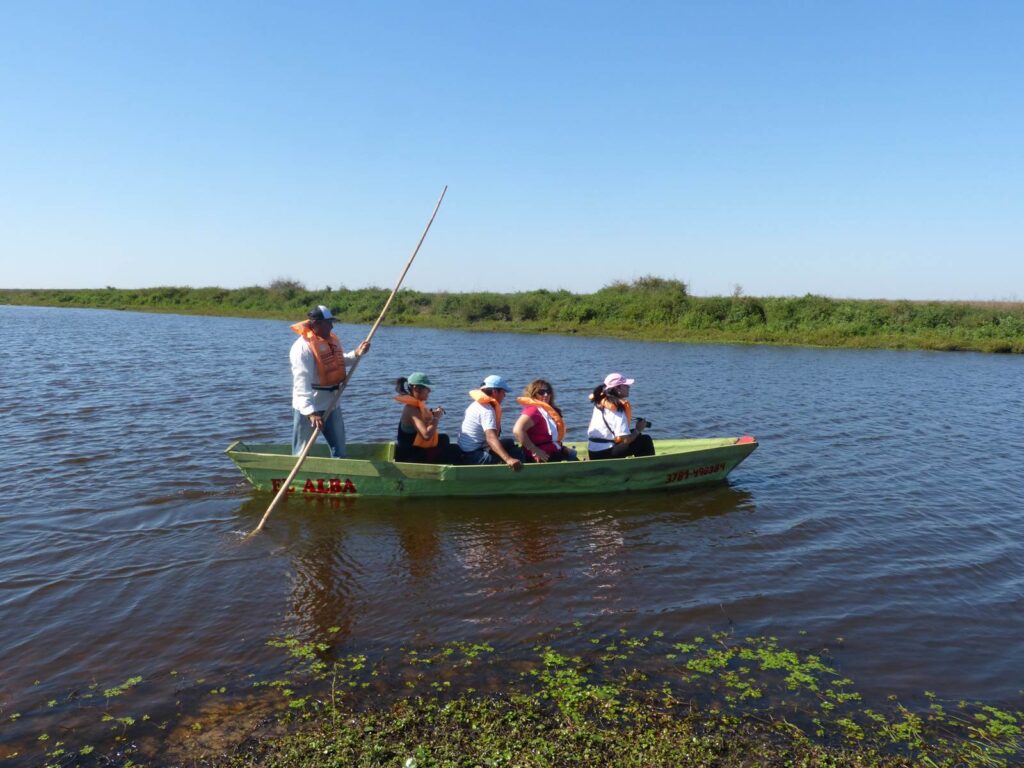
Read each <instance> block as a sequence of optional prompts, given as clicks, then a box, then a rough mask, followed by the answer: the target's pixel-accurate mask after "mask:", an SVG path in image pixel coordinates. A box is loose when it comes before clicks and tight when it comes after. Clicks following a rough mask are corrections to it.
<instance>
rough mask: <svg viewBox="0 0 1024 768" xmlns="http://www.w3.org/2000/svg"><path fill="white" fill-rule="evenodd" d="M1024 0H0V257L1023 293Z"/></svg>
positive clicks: (448, 284)
mask: <svg viewBox="0 0 1024 768" xmlns="http://www.w3.org/2000/svg"><path fill="white" fill-rule="evenodd" d="M1022 35H1024V3H1021V2H958V3H952V2H937V1H934V0H933V1H931V2H895V3H894V2H891V1H889V2H848V3H840V2H817V1H814V2H811V1H807V2H744V3H737V2H720V1H718V0H709V1H708V2H700V3H692V2H679V1H674V2H638V3H623V2H615V3H611V2H560V3H553V2H532V1H531V2H520V1H519V0H517V1H516V2H504V3H495V2H480V0H474V1H473V2H430V3H428V2H422V1H421V2H393V3H389V2H379V3H377V2H364V3H342V2H332V3H275V4H270V3H253V2H245V3H242V2H237V3H235V2H230V3H229V2H205V1H204V2H166V3H156V2H137V1H135V0H132V2H112V1H108V0H104V1H103V2H67V3H53V2H40V1H38V0H32V1H31V2H28V1H25V2H17V3H16V2H9V3H4V4H3V5H2V6H0V265H2V266H0V287H7V288H26V287H102V286H105V285H113V286H116V287H145V286H155V285H192V286H204V285H220V286H224V287H238V286H243V285H254V284H266V283H268V282H269V281H271V280H273V279H275V278H291V279H296V280H300V281H302V282H304V283H305V284H306V285H308V286H309V287H314V288H319V287H323V286H325V285H330V286H332V287H337V286H339V285H345V286H347V287H352V288H358V287H363V286H367V285H381V286H386V287H390V286H391V285H392V284H393V283H394V280H395V278H396V277H397V275H398V273H399V271H400V270H401V267H402V265H403V264H404V263H405V260H406V258H408V255H409V253H410V252H411V250H412V247H413V245H414V244H415V242H416V239H417V238H418V236H419V233H420V231H421V229H422V227H423V225H424V224H425V223H426V220H427V217H428V216H429V214H430V210H431V208H432V207H433V205H434V202H435V200H436V199H437V196H438V194H439V193H440V191H441V188H442V187H443V186H444V185H445V184H447V185H449V192H448V196H447V197H446V199H445V203H444V205H443V206H442V209H441V212H440V213H439V215H438V218H437V221H436V222H435V225H434V228H433V230H432V231H431V234H430V236H429V237H428V239H427V241H426V243H425V245H424V247H423V250H422V251H421V252H420V256H419V258H418V259H417V262H416V264H415V265H414V266H413V268H412V270H411V272H410V274H409V277H408V279H407V282H406V285H407V286H409V287H412V288H418V289H420V290H451V291H460V290H480V289H493V290H500V291H513V290H528V289H533V288H540V287H548V288H568V289H570V290H574V291H591V290H594V289H597V288H599V287H600V286H602V285H605V284H607V283H609V282H612V281H614V280H618V279H623V280H630V279H633V278H635V277H638V276H641V275H645V274H654V275H659V276H663V277H673V278H678V279H681V280H684V281H686V282H687V283H688V284H689V285H690V286H691V290H692V292H694V293H696V294H699V295H709V294H728V293H730V292H731V291H732V290H733V288H734V286H735V285H737V284H739V285H741V286H742V288H743V290H744V292H746V293H747V294H750V295H800V294H803V293H807V292H811V293H820V294H825V295H829V296H837V297H841V296H850V297H864V298H871V297H879V298H901V297H904V298H917V299H921V298H962V299H1017V300H1022V299H1024V54H1022V51H1024V44H1022V42H1021V40H1022Z"/></svg>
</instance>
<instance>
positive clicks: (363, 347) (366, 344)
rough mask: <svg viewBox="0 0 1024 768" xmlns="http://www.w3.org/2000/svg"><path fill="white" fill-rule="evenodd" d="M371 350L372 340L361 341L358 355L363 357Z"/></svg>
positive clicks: (357, 351) (357, 348)
mask: <svg viewBox="0 0 1024 768" xmlns="http://www.w3.org/2000/svg"><path fill="white" fill-rule="evenodd" d="M369 351H370V342H368V341H363V342H360V343H359V346H358V347H356V357H362V356H363V355H365V354H366V353H367V352H369Z"/></svg>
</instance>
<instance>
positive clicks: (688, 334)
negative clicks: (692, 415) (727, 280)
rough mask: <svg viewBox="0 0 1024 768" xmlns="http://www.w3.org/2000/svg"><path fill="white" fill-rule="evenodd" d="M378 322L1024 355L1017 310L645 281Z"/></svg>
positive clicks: (130, 301)
mask: <svg viewBox="0 0 1024 768" xmlns="http://www.w3.org/2000/svg"><path fill="white" fill-rule="evenodd" d="M388 293H389V291H387V290H385V289H383V288H363V289H359V290H348V289H344V288H338V289H330V288H325V289H323V290H309V289H307V288H306V287H305V286H303V285H301V284H299V283H296V282H292V281H282V280H278V281H275V282H274V283H272V284H271V285H270V286H267V287H260V286H254V287H250V288H238V289H234V290H228V289H222V288H175V287H163V288H143V289H134V290H133V289H116V288H106V289H96V290H56V289H53V290H50V289H47V290H3V291H0V303H4V304H22V305H37V306H55V307H92V308H102V309H127V310H141V311H152V312H175V313H182V314H203V315H227V316H241V317H266V318H280V319H292V320H298V319H302V318H303V317H304V314H305V312H306V310H307V309H308V308H309V307H310V306H313V305H315V304H326V305H328V306H330V307H331V308H332V310H335V311H336V312H337V314H338V316H339V317H340V318H341V319H342V320H344V321H345V322H349V323H371V322H373V321H374V320H375V319H376V317H377V314H378V313H379V312H380V309H381V307H382V306H383V304H384V301H385V300H386V299H387V296H388ZM387 322H388V323H389V324H393V325H412V326H423V327H433V328H466V329H480V330H504V331H516V332H530V333H565V334H576V333H578V334H584V335H589V336H615V337H620V338H631V339H648V340H658V341H690V342H725V343H751V344H796V345H809V346H824V347H872V348H889V349H935V350H975V351H979V352H1012V353H1018V354H1019V353H1024V303H1011V302H974V303H970V302H939V301H930V302H912V301H867V300H854V299H830V298H826V297H824V296H813V295H807V296H801V297H765V298H757V297H752V296H743V295H742V294H741V293H740V292H739V291H737V292H736V294H735V295H733V296H703V297H698V296H691V295H689V294H688V292H687V290H686V286H685V284H684V283H681V282H679V281H676V280H664V279H661V278H656V277H646V278H641V279H639V280H636V281H634V282H632V283H629V284H627V283H613V284H611V285H608V286H606V287H605V288H602V289H601V290H599V291H597V292H595V293H590V294H573V293H569V292H568V291H547V290H537V291H528V292H524V293H512V294H502V293H422V292H419V291H401V292H400V293H399V295H398V296H397V297H396V299H395V302H394V304H393V305H392V309H391V311H390V314H389V315H388V319H387Z"/></svg>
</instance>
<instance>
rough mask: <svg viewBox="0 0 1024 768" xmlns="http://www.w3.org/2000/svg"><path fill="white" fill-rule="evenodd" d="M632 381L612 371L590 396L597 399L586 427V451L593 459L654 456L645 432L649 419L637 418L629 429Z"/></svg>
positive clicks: (651, 441) (652, 447)
mask: <svg viewBox="0 0 1024 768" xmlns="http://www.w3.org/2000/svg"><path fill="white" fill-rule="evenodd" d="M633 381H634V380H633V379H627V378H626V377H625V376H623V375H622V374H621V373H609V374H608V375H607V376H605V379H604V383H603V384H599V385H598V386H597V387H596V388H595V389H594V391H593V393H592V394H591V395H590V399H591V400H593V401H594V413H593V415H592V416H591V417H590V427H589V429H587V437H588V438H589V442H588V443H587V450H588V451H589V453H590V459H591V461H594V460H597V459H621V458H623V457H624V456H653V455H654V441H653V440H651V438H650V435H645V434H644V433H643V431H644V430H645V429H646V428H647V427H649V426H650V425H651V424H650V422H648V421H645V420H644V419H640V418H638V419H637V420H636V426H635V427H633V428H632V429H630V428H629V423H630V422H631V421H632V420H633V409H632V408H631V407H630V405H629V399H628V398H629V388H630V386H632V384H633Z"/></svg>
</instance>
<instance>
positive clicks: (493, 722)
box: [0, 624, 1024, 768]
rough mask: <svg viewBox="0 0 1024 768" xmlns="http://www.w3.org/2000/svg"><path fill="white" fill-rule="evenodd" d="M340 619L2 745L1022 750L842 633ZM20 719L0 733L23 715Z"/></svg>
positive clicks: (567, 753) (93, 702)
mask: <svg viewBox="0 0 1024 768" xmlns="http://www.w3.org/2000/svg"><path fill="white" fill-rule="evenodd" d="M338 631H339V630H338V628H336V627H335V628H330V629H328V630H327V635H326V636H324V637H321V638H320V639H313V640H310V639H303V638H299V637H295V636H286V637H282V638H273V639H271V640H269V641H268V643H267V644H268V645H269V646H271V647H274V648H277V649H279V650H280V651H281V654H282V659H283V661H284V664H283V666H282V667H281V668H280V670H279V672H278V673H277V675H276V677H275V678H274V679H262V680H254V679H251V678H252V675H250V676H249V679H245V680H210V679H198V680H191V681H186V680H182V679H180V678H175V679H177V680H179V681H180V687H179V689H178V691H177V692H176V693H175V696H174V698H176V699H178V700H177V702H176V704H175V707H174V710H175V713H174V715H173V716H172V717H170V718H169V719H164V717H163V716H161V715H158V716H157V717H151V716H150V715H149V714H145V709H142V708H143V707H147V706H149V705H151V704H152V702H151V701H150V702H149V705H147V704H143V703H142V702H144V701H147V699H148V694H149V691H147V690H146V689H147V687H148V686H151V685H153V684H154V683H159V680H157V679H154V680H152V681H150V680H143V679H142V677H131V678H128V679H126V680H125V681H124V682H122V683H121V684H120V685H116V686H114V687H112V688H107V689H104V688H103V687H102V686H99V685H96V684H93V685H92V686H90V688H89V691H88V692H84V691H78V692H74V693H73V694H71V695H69V696H68V697H66V698H62V699H61V700H57V699H54V700H52V701H50V702H49V703H48V704H47V708H52V709H51V711H52V712H53V713H54V716H55V719H54V720H53V721H51V722H50V723H49V725H48V726H47V727H48V732H45V733H42V734H39V733H35V732H33V729H32V728H31V727H29V728H27V729H21V733H19V734H18V736H17V737H16V738H14V739H12V740H6V739H5V740H4V741H5V742H6V746H5V747H0V760H10V761H12V764H25V765H41V764H46V765H52V766H58V765H67V764H69V762H68V761H71V763H73V764H75V765H83V766H87V765H140V764H141V765H181V764H202V765H209V766H224V767H225V768H228V767H230V768H240V767H241V766H250V767H251V766H270V765H273V766H281V768H290V767H291V766H295V768H300V767H301V768H305V766H318V765H322V766H337V765H368V766H382V767H383V766H395V765H399V766H409V767H410V768H411V766H416V768H427V767H428V766H442V765H496V766H506V765H507V766H512V765H516V766H556V765H573V764H583V763H593V764H595V765H682V764H700V765H717V766H721V768H741V766H749V765H778V766H782V765H806V766H811V765H829V766H833V768H846V767H847V766H849V768H854V767H856V768H883V767H886V768H896V767H897V766H898V767H900V768H903V767H907V768H909V767H910V766H917V765H922V764H927V765H932V766H946V767H948V768H952V766H978V767H979V768H980V767H981V766H989V767H995V766H1008V765H1011V764H1014V761H1015V760H1016V759H1017V758H1018V757H1020V755H1021V752H1022V748H1024V743H1022V728H1021V724H1022V722H1024V712H1021V711H1020V709H1019V705H1018V704H1016V703H1010V704H1008V705H996V704H994V703H991V702H988V703H986V702H981V701H952V700H946V699H943V698H940V696H941V692H940V693H939V694H936V693H933V692H929V691H925V692H924V693H923V698H922V697H920V696H913V697H912V699H913V700H916V703H909V704H904V703H903V702H902V701H900V700H899V699H897V698H896V697H894V696H890V697H889V698H888V700H887V701H884V702H867V701H865V700H864V699H862V696H861V694H860V693H858V691H857V690H856V687H855V685H854V682H853V681H852V680H850V679H848V678H846V677H844V676H843V675H842V672H841V671H840V670H839V669H838V664H837V662H836V660H835V658H834V655H833V652H832V651H830V650H829V648H817V649H808V648H800V649H790V648H785V647H781V646H780V645H779V644H778V642H777V641H776V640H775V638H772V637H744V638H740V637H736V636H734V635H733V634H732V633H730V632H716V633H714V634H711V635H710V636H706V637H701V636H697V637H691V638H688V639H686V640H683V641H679V639H678V638H671V637H668V636H666V634H665V633H664V632H661V631H658V630H655V631H654V632H651V633H650V634H646V635H631V634H630V633H629V632H628V630H626V629H620V630H619V631H618V632H612V633H602V634H599V635H596V636H593V637H590V636H587V635H584V634H582V632H581V626H580V625H578V624H576V625H574V626H573V627H570V628H565V629H562V628H555V629H554V630H552V631H550V632H547V633H542V634H541V635H538V637H537V638H536V639H535V641H533V642H531V643H527V644H525V645H517V646H513V647H508V648H504V649H498V648H495V647H494V646H492V645H491V644H490V643H488V642H451V643H447V644H444V645H437V646H435V645H403V646H402V647H400V648H388V649H383V650H380V651H377V652H371V651H365V652H360V651H354V650H352V649H347V648H346V647H345V644H344V642H339V641H338V640H337V639H336V635H335V634H333V633H336V632H338ZM840 646H841V642H840ZM169 674H170V675H171V676H176V675H177V674H178V673H177V672H173V671H172V672H170V673H169ZM40 706H42V705H40ZM37 711H38V710H37ZM4 714H5V715H7V716H9V718H5V719H7V722H6V723H2V722H0V733H2V729H3V728H4V726H6V728H11V727H12V726H13V725H14V723H15V722H16V721H17V719H18V718H19V717H20V715H19V714H13V715H12V714H11V713H9V712H4ZM164 714H166V713H164ZM90 721H92V722H93V723H94V724H95V723H96V722H99V723H101V724H104V725H103V727H101V729H100V730H99V731H97V729H96V727H95V725H92V726H89V722H90ZM25 725H26V726H29V724H28V723H25ZM82 729H84V730H82ZM103 731H105V735H100V733H101V732H103ZM90 734H92V736H91V737H90ZM8 735H10V734H8ZM410 761H411V762H410Z"/></svg>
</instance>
